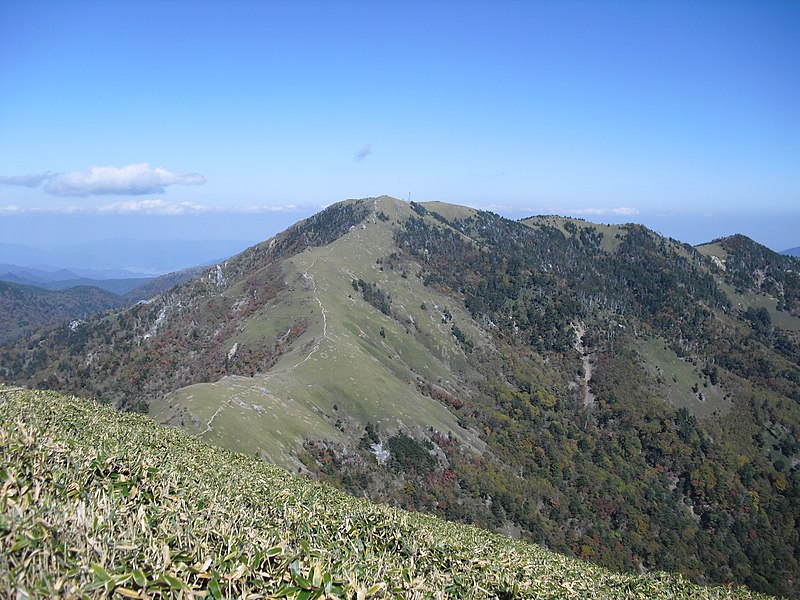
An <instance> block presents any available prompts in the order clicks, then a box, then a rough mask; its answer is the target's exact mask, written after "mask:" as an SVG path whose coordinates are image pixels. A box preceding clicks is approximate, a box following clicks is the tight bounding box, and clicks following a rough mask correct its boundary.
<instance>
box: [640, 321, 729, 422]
mask: <svg viewBox="0 0 800 600" xmlns="http://www.w3.org/2000/svg"><path fill="white" fill-rule="evenodd" d="M636 349H637V351H638V352H639V354H640V356H642V357H643V362H644V365H645V369H646V370H647V371H648V372H649V373H650V375H652V376H653V377H654V378H655V379H656V381H657V382H658V384H659V397H661V398H665V399H666V400H668V401H669V402H670V404H672V405H673V406H675V407H677V408H682V407H685V408H686V409H687V410H689V412H690V413H692V414H693V415H695V416H697V417H708V416H711V415H712V414H725V413H727V412H728V411H729V410H730V409H731V404H732V403H731V401H730V400H729V399H727V398H726V397H725V391H724V390H723V388H722V387H721V386H719V385H709V384H708V381H707V380H706V379H705V378H704V377H703V375H702V374H701V373H700V370H699V369H698V367H696V366H694V365H692V364H691V363H690V362H689V361H688V360H686V359H683V358H680V357H679V356H678V355H677V354H675V352H674V350H672V349H671V348H670V347H669V346H668V345H667V343H666V342H665V341H664V340H663V339H661V338H659V337H650V338H647V339H640V340H638V341H637V342H636ZM694 386H697V389H698V392H699V393H695V392H694V390H693V388H694ZM699 394H702V400H701V397H700V395H699Z"/></svg>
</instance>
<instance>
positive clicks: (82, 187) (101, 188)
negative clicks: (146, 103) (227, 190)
mask: <svg viewBox="0 0 800 600" xmlns="http://www.w3.org/2000/svg"><path fill="white" fill-rule="evenodd" d="M205 182H206V178H205V177H203V176H202V175H198V174H197V173H189V174H186V175H183V174H180V173H173V172H171V171H168V170H167V169H164V168H163V167H156V168H153V167H151V166H150V165H149V164H148V163H137V164H133V165H127V166H124V167H112V166H108V167H92V168H91V169H89V170H88V171H73V172H71V173H42V174H40V175H12V176H0V185H22V186H26V187H34V188H35V187H39V186H42V189H43V190H44V191H45V192H47V193H48V194H53V195H55V196H98V195H121V196H138V195H142V194H162V193H164V191H165V190H166V188H167V187H168V186H170V185H202V184H204V183H205Z"/></svg>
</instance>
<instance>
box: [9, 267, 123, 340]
mask: <svg viewBox="0 0 800 600" xmlns="http://www.w3.org/2000/svg"><path fill="white" fill-rule="evenodd" d="M127 304H128V303H127V302H126V301H125V300H124V299H123V298H120V297H119V296H117V295H115V294H112V293H111V292H107V291H105V290H101V289H99V288H95V287H74V288H72V289H69V290H65V291H48V290H43V289H40V288H37V287H31V286H25V285H18V284H15V283H8V282H5V281H0V314H2V315H3V318H2V321H1V322H0V346H3V345H5V344H8V343H11V342H13V341H14V340H17V339H19V338H23V337H25V336H27V335H29V334H30V333H31V332H32V331H34V330H36V329H38V328H40V327H43V326H46V325H50V324H54V323H65V322H69V323H68V324H67V325H65V326H66V327H77V324H78V321H79V320H81V319H85V318H87V317H88V316H89V315H92V314H96V313H100V312H103V311H106V310H109V309H111V308H119V307H121V306H125V305H127Z"/></svg>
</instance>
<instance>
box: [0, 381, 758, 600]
mask: <svg viewBox="0 0 800 600" xmlns="http://www.w3.org/2000/svg"><path fill="white" fill-rule="evenodd" d="M0 452H1V453H2V461H0V464H2V468H0V549H1V551H0V594H1V595H3V596H8V597H11V596H14V595H16V596H17V597H23V598H24V597H54V596H62V597H75V596H78V595H86V596H89V597H91V596H95V597H100V596H107V595H109V594H112V593H113V595H114V597H141V598H144V597H151V598H155V597H178V596H179V595H180V594H181V593H183V597H187V594H186V592H188V591H193V592H197V593H198V596H199V597H203V596H205V597H213V598H218V597H249V598H260V597H265V596H269V597H276V596H277V597H295V598H309V597H325V596H327V597H358V598H366V597H423V596H425V597H428V596H436V597H441V596H445V597H497V596H499V597H512V596H523V597H540V598H543V597H552V598H556V597H557V598H565V597H572V598H590V597H595V598H600V597H602V598H614V597H618V598H634V597H639V598H653V597H670V598H728V597H738V598H751V597H758V596H757V595H755V594H752V593H750V592H748V591H746V590H743V589H736V590H731V589H727V588H703V587H699V586H696V585H693V584H690V583H688V582H686V581H684V580H682V579H680V578H678V577H673V576H669V575H665V574H663V573H653V574H648V575H631V574H625V575H621V574H614V573H610V572H608V571H606V570H604V569H601V568H599V567H597V566H594V565H592V564H589V563H583V562H580V561H578V560H575V559H569V558H565V557H563V556H560V555H557V554H553V553H551V552H548V551H546V550H544V549H542V548H540V547H538V546H535V545H530V544H524V543H520V542H514V541H511V540H508V539H506V538H504V537H501V536H498V535H495V534H490V533H487V532H485V531H481V530H478V529H475V528H472V527H468V526H461V525H454V524H450V523H446V522H443V521H440V520H437V519H435V518H432V517H426V516H423V515H419V514H411V513H404V512H402V511H398V510H394V509H390V508H387V507H384V506H379V505H374V504H370V503H368V502H366V501H363V500H359V499H354V498H351V497H349V496H346V495H344V494H341V493H339V492H337V491H335V490H333V489H331V488H328V487H326V486H324V485H321V484H317V483H313V482H310V481H307V480H305V479H302V478H295V477H292V476H291V475H289V474H288V473H287V472H285V471H283V470H281V469H279V468H276V467H273V466H271V465H269V464H267V463H264V462H262V461H259V460H257V459H255V458H253V457H250V456H246V455H241V454H234V453H232V452H230V451H228V450H222V449H218V448H213V447H209V446H207V445H205V444H203V443H202V442H200V441H198V440H196V439H195V438H193V437H192V436H190V435H187V434H186V433H185V432H183V431H180V430H178V429H174V428H162V427H159V426H158V425H156V424H155V423H154V422H153V421H152V420H150V419H147V418H145V417H141V416H137V415H132V414H125V415H122V414H119V413H117V412H115V411H113V410H112V409H110V408H107V407H103V406H99V405H97V404H95V403H92V402H89V401H86V400H82V399H76V398H68V397H64V396H60V395H57V394H53V393H45V392H29V391H17V392H6V393H0ZM250 593H253V594H255V595H252V596H249V595H248V594H250ZM189 597H191V596H189Z"/></svg>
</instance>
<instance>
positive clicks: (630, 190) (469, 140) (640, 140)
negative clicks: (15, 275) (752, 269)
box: [0, 0, 800, 250]
mask: <svg viewBox="0 0 800 600" xmlns="http://www.w3.org/2000/svg"><path fill="white" fill-rule="evenodd" d="M799 31H800V3H798V2H794V1H788V2H778V1H774V2H772V1H769V0H759V1H755V2H735V1H731V2H683V1H681V2H677V1H676V2H602V1H599V0H598V1H592V2H534V1H531V2H349V3H348V2H332V1H330V2H302V1H301V2H291V3H290V2H285V3H284V2H257V1H247V2H241V1H240V2H196V1H192V2H190V1H188V0H187V1H182V2H147V1H138V2H82V1H79V0H78V1H71V2H60V1H52V2H41V1H40V2H36V1H30V0H29V1H24V2H17V1H16V0H5V1H4V2H2V3H0V239H1V240H3V241H6V242H17V243H24V242H25V241H30V242H33V243H42V242H39V241H38V240H46V241H49V242H51V243H63V242H66V241H70V240H73V241H74V240H75V238H81V239H87V238H91V237H95V238H98V239H99V238H102V237H113V236H123V235H124V237H128V238H136V237H141V238H142V239H153V238H158V237H162V238H166V237H174V238H181V239H191V238H195V239H211V238H213V239H240V240H242V242H243V243H245V242H246V243H251V242H255V241H257V240H259V239H263V238H266V237H269V236H270V235H272V234H274V233H276V232H277V231H278V230H280V229H282V228H284V227H285V226H287V225H289V224H290V223H291V222H293V221H295V220H297V219H299V218H302V217H303V216H306V215H308V214H311V213H312V212H315V211H316V210H318V209H319V208H320V207H321V206H324V205H327V204H330V203H332V202H336V201H338V200H342V199H345V198H355V197H365V196H371V195H379V194H389V195H394V196H397V197H401V198H407V197H408V195H409V194H410V195H411V198H412V199H413V200H418V201H426V200H443V201H447V202H455V203H461V204H468V205H471V206H476V207H481V208H487V209H490V210H494V211H495V212H499V213H501V214H504V215H507V216H511V217H521V216H527V215H530V214H540V213H547V214H549V213H558V214H569V215H574V216H582V217H584V218H586V219H589V220H593V221H598V222H628V221H636V222H641V223H644V224H646V225H648V226H651V227H653V228H655V229H657V230H659V231H661V232H662V233H665V234H667V235H670V236H672V237H677V238H679V239H681V240H683V241H688V242H691V243H699V242H702V241H706V240H709V239H711V238H713V237H717V236H720V235H726V234H730V233H735V232H742V233H745V234H748V235H751V236H752V237H754V238H755V239H756V240H757V241H760V242H762V243H764V244H766V245H768V246H770V247H772V248H773V249H776V250H782V249H784V248H788V247H790V246H797V245H800V35H798V32H799Z"/></svg>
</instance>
